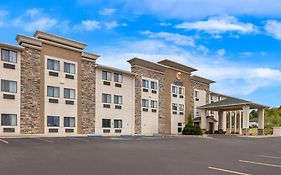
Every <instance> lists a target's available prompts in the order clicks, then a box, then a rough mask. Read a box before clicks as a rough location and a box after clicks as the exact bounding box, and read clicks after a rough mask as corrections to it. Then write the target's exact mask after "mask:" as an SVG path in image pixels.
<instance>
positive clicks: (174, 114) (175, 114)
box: [171, 84, 185, 134]
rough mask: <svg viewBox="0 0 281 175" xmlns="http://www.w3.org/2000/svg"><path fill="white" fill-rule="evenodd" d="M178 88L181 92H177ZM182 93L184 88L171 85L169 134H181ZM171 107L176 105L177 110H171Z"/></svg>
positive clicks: (182, 119) (183, 120)
mask: <svg viewBox="0 0 281 175" xmlns="http://www.w3.org/2000/svg"><path fill="white" fill-rule="evenodd" d="M180 88H182V91H181V92H180V90H179V89H180ZM173 89H175V90H173ZM173 91H174V92H173ZM184 92H185V88H184V87H183V86H177V85H173V84H172V85H171V134H181V132H182V130H183V128H184V126H185V94H184ZM173 105H176V107H177V110H174V109H173ZM181 105H182V107H181ZM181 108H182V109H181Z"/></svg>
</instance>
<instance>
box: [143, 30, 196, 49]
mask: <svg viewBox="0 0 281 175" xmlns="http://www.w3.org/2000/svg"><path fill="white" fill-rule="evenodd" d="M142 33H143V34H145V35H147V36H148V37H150V38H158V39H163V40H165V41H168V42H171V43H173V44H175V45H180V46H194V45H195V44H194V39H193V38H192V37H189V36H185V35H180V34H177V33H168V32H151V31H144V32H142Z"/></svg>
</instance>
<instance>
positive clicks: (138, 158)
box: [0, 135, 281, 175]
mask: <svg viewBox="0 0 281 175" xmlns="http://www.w3.org/2000/svg"><path fill="white" fill-rule="evenodd" d="M0 174H1V175H2V174H3V175H16V174H29V175H33V174H40V175H50V174H60V175H88V174H89V175H93V174H98V175H103V174H106V175H108V174H115V175H116V174H118V175H119V174H120V175H143V174H154V175H155V174H157V175H158V174H159V175H173V174H189V175H197V174H198V175H204V174H211V175H224V174H240V175H248V174H260V175H269V174H270V175H275V174H276V175H280V174H281V138H243V137H236V136H219V135H218V136H211V137H210V138H198V137H145V138H141V137H128V138H89V137H67V138H21V139H12V138H10V139H6V138H2V139H0Z"/></svg>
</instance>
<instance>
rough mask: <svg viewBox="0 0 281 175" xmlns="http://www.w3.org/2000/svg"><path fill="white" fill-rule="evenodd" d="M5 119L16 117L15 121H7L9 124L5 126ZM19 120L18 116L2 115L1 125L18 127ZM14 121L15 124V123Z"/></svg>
mask: <svg viewBox="0 0 281 175" xmlns="http://www.w3.org/2000/svg"><path fill="white" fill-rule="evenodd" d="M5 117H9V118H12V117H15V120H11V119H9V120H7V119H6V120H5V122H7V121H8V123H9V124H5V122H4V119H3V118H5ZM17 120H18V118H17V114H1V123H0V124H1V126H17V125H18V121H17ZM13 121H14V122H15V123H13ZM3 123H4V124H3Z"/></svg>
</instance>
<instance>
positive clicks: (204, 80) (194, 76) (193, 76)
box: [191, 75, 215, 84]
mask: <svg viewBox="0 0 281 175" xmlns="http://www.w3.org/2000/svg"><path fill="white" fill-rule="evenodd" d="M191 80H194V81H198V82H201V83H206V84H211V83H215V81H213V80H209V79H207V78H203V77H199V76H197V75H192V76H191Z"/></svg>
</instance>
